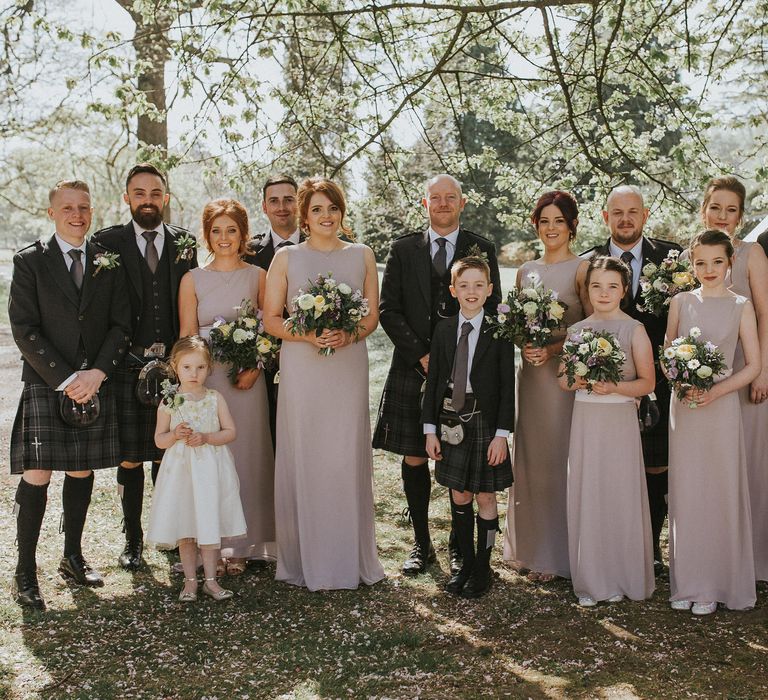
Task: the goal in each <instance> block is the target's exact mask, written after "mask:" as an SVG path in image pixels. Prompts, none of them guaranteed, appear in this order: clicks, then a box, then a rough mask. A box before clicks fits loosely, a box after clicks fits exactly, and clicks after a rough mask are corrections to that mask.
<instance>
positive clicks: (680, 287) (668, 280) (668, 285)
mask: <svg viewBox="0 0 768 700" xmlns="http://www.w3.org/2000/svg"><path fill="white" fill-rule="evenodd" d="M698 286H699V281H698V280H697V279H696V278H695V277H694V276H693V272H692V271H691V263H690V261H689V260H687V259H683V260H680V251H679V250H670V251H669V253H667V256H666V257H665V258H664V260H662V261H661V263H660V264H659V265H656V264H655V263H652V262H649V263H647V264H646V265H643V269H642V275H641V277H640V298H641V302H640V303H639V304H638V305H637V308H638V309H639V310H640V311H645V312H647V313H649V314H653V315H654V316H662V315H664V314H666V313H667V312H668V311H669V302H670V300H671V299H672V297H673V296H675V294H679V293H680V292H688V291H690V290H691V289H696V287H698Z"/></svg>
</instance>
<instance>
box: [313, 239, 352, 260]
mask: <svg viewBox="0 0 768 700" xmlns="http://www.w3.org/2000/svg"><path fill="white" fill-rule="evenodd" d="M304 245H306V247H307V248H308V249H309V250H312V251H314V252H315V253H320V255H324V256H325V257H328V256H329V255H330V254H331V253H335V252H336V251H338V250H344V248H345V246H344V245H343V244H341V245H337V246H334V247H333V248H331V249H330V250H322V249H320V248H315V247H314V246H313V245H311V244H310V243H309V241H307V242H306V243H305V244H304Z"/></svg>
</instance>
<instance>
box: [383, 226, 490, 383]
mask: <svg viewBox="0 0 768 700" xmlns="http://www.w3.org/2000/svg"><path fill="white" fill-rule="evenodd" d="M474 246H477V248H478V249H479V250H480V251H481V252H482V253H485V254H486V255H487V256H488V265H489V266H490V268H491V282H492V283H493V293H492V294H491V296H490V297H488V301H487V302H486V305H485V309H486V312H487V313H493V314H495V313H496V307H497V306H498V304H499V302H500V301H501V280H500V278H499V263H498V261H497V260H496V247H495V246H494V244H493V243H492V242H491V241H489V240H488V239H487V238H483V237H482V236H478V235H477V234H475V233H472V232H471V231H468V230H467V229H464V228H461V229H459V236H458V238H457V239H456V251H455V254H454V256H453V260H454V261H455V260H459V259H460V258H463V257H465V256H466V255H467V254H468V251H469V249H470V248H472V247H474ZM431 268H432V256H431V251H430V246H429V233H428V232H427V231H422V232H420V233H410V234H407V235H405V236H402V237H400V238H398V239H397V240H395V241H394V242H393V243H392V247H391V249H390V252H389V257H388V258H387V263H386V266H385V268H384V277H383V278H382V282H381V299H380V301H379V314H380V315H379V320H380V322H381V326H382V328H383V329H384V331H385V332H386V334H387V335H388V336H389V338H390V340H391V341H392V342H393V343H394V345H395V351H394V354H393V356H392V366H393V367H395V366H399V367H404V368H408V367H415V366H416V364H417V363H418V362H419V360H420V359H421V358H422V357H424V355H426V354H427V353H428V352H429V348H430V343H431V342H432V337H431V336H432V321H431V315H432V304H431V274H432V273H431ZM450 304H451V306H450V308H449V309H448V314H456V313H458V311H459V309H458V303H457V302H456V301H455V300H454V299H452V298H451V299H450Z"/></svg>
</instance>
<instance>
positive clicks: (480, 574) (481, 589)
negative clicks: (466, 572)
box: [461, 566, 493, 598]
mask: <svg viewBox="0 0 768 700" xmlns="http://www.w3.org/2000/svg"><path fill="white" fill-rule="evenodd" d="M492 583H493V572H492V570H491V567H490V566H476V567H475V568H474V569H472V573H471V574H470V577H469V580H468V581H467V582H466V583H465V584H464V588H462V589H461V597H462V598H481V597H482V596H484V595H485V594H486V593H487V592H488V589H489V588H490V587H491V584H492Z"/></svg>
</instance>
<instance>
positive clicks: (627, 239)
mask: <svg viewBox="0 0 768 700" xmlns="http://www.w3.org/2000/svg"><path fill="white" fill-rule="evenodd" d="M642 235H643V229H640V230H637V229H633V230H632V232H631V233H628V232H626V233H625V232H622V231H615V232H612V233H611V237H612V238H613V240H614V241H616V242H617V243H620V244H622V245H630V244H633V243H637V242H638V241H639V240H640V237H641V236H642Z"/></svg>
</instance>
